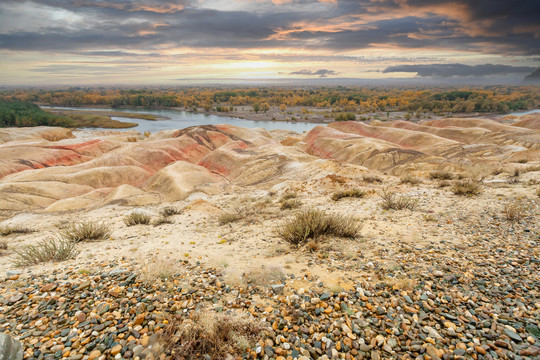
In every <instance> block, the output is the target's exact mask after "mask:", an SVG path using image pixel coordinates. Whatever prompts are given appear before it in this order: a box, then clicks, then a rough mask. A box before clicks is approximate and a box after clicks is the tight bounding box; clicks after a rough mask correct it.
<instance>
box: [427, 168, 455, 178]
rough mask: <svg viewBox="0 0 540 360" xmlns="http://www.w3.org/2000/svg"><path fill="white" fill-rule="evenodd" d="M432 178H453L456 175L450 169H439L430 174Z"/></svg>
mask: <svg viewBox="0 0 540 360" xmlns="http://www.w3.org/2000/svg"><path fill="white" fill-rule="evenodd" d="M429 177H430V179H431V180H452V179H453V178H454V175H452V173H451V172H449V171H443V170H437V171H432V172H431V173H430V174H429Z"/></svg>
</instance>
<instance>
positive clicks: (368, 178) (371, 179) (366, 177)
mask: <svg viewBox="0 0 540 360" xmlns="http://www.w3.org/2000/svg"><path fill="white" fill-rule="evenodd" d="M362 180H364V182H367V183H369V184H372V183H379V184H380V183H382V182H383V180H382V179H381V178H380V177H378V176H377V175H364V177H363V178H362Z"/></svg>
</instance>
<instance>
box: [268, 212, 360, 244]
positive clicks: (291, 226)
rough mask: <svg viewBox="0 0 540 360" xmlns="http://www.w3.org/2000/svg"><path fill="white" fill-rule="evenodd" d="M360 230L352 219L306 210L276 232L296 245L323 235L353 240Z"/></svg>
mask: <svg viewBox="0 0 540 360" xmlns="http://www.w3.org/2000/svg"><path fill="white" fill-rule="evenodd" d="M361 228H362V226H361V223H360V222H359V221H357V220H356V219H354V218H352V217H348V216H343V215H335V214H327V213H326V212H324V211H320V210H306V211H303V212H300V213H298V214H296V216H295V217H294V218H293V219H290V220H288V221H285V222H284V223H283V224H281V225H280V226H278V227H277V229H276V230H277V234H278V236H279V237H281V238H282V239H283V240H285V241H287V242H289V243H291V244H293V245H298V244H301V243H304V242H306V241H307V240H308V239H314V240H317V239H319V238H320V237H322V236H325V235H328V236H337V237H344V238H354V237H356V236H358V234H359V233H360V230H361Z"/></svg>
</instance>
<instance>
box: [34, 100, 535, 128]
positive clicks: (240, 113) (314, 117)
mask: <svg viewBox="0 0 540 360" xmlns="http://www.w3.org/2000/svg"><path fill="white" fill-rule="evenodd" d="M36 104H37V105H39V106H50V105H45V104H39V103H36ZM66 107H67V106H66ZM69 108H71V109H102V110H110V111H107V112H106V113H105V115H107V114H109V113H115V114H116V115H111V116H115V117H122V116H118V114H117V113H122V112H123V111H116V109H118V110H136V111H144V110H149V111H155V110H171V111H181V112H186V113H192V114H199V115H213V116H218V117H227V118H238V119H243V120H249V121H255V122H258V121H271V122H277V123H279V122H282V123H305V124H321V125H327V124H330V123H333V122H334V121H335V120H334V118H333V117H328V114H329V112H330V111H331V109H327V108H325V109H319V108H305V107H291V108H289V109H287V111H279V110H278V109H277V108H276V107H271V108H270V110H268V111H267V112H262V111H259V112H256V113H255V112H253V109H252V107H251V106H238V107H235V110H234V111H228V112H219V111H215V110H214V111H206V110H199V111H196V112H195V111H193V110H190V109H186V108H184V107H152V108H146V107H142V106H129V107H128V106H121V107H117V108H112V107H110V106H105V105H84V106H69ZM51 109H58V107H51ZM239 109H241V110H239ZM59 110H63V109H59ZM72 111H76V112H79V111H80V112H85V110H72ZM536 111H540V109H529V110H524V111H523V112H524V114H523V115H515V114H514V113H507V114H499V113H480V112H474V113H455V114H450V115H435V114H429V113H428V114H424V115H423V116H420V117H419V118H410V119H407V118H406V115H405V114H406V112H404V111H394V112H371V113H365V114H355V115H356V121H361V122H370V121H374V120H379V121H395V120H404V121H410V122H413V123H417V122H418V121H421V120H437V119H442V118H446V117H452V118H478V117H484V118H490V119H493V120H503V119H504V117H506V116H524V115H528V114H529V112H531V113H535V112H536ZM86 112H88V113H91V110H86ZM99 113H101V111H96V114H99ZM126 114H127V115H137V113H128V112H126ZM387 114H389V115H387ZM127 115H126V118H135V119H142V120H149V121H155V120H169V119H170V118H169V117H166V116H162V115H154V114H151V115H154V116H155V118H154V119H148V118H145V117H143V116H141V117H135V116H127ZM140 115H142V114H140ZM107 116H108V115H107ZM116 121H119V120H116ZM120 122H122V121H120ZM126 123H127V122H126ZM131 124H132V123H131ZM136 127H137V125H135V126H130V127H129V128H136ZM126 128H127V127H126Z"/></svg>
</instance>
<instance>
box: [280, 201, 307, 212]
mask: <svg viewBox="0 0 540 360" xmlns="http://www.w3.org/2000/svg"><path fill="white" fill-rule="evenodd" d="M300 206H302V202H301V201H300V200H296V199H289V200H285V201H283V202H282V203H281V206H280V209H281V210H289V209H297V208H299V207H300Z"/></svg>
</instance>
